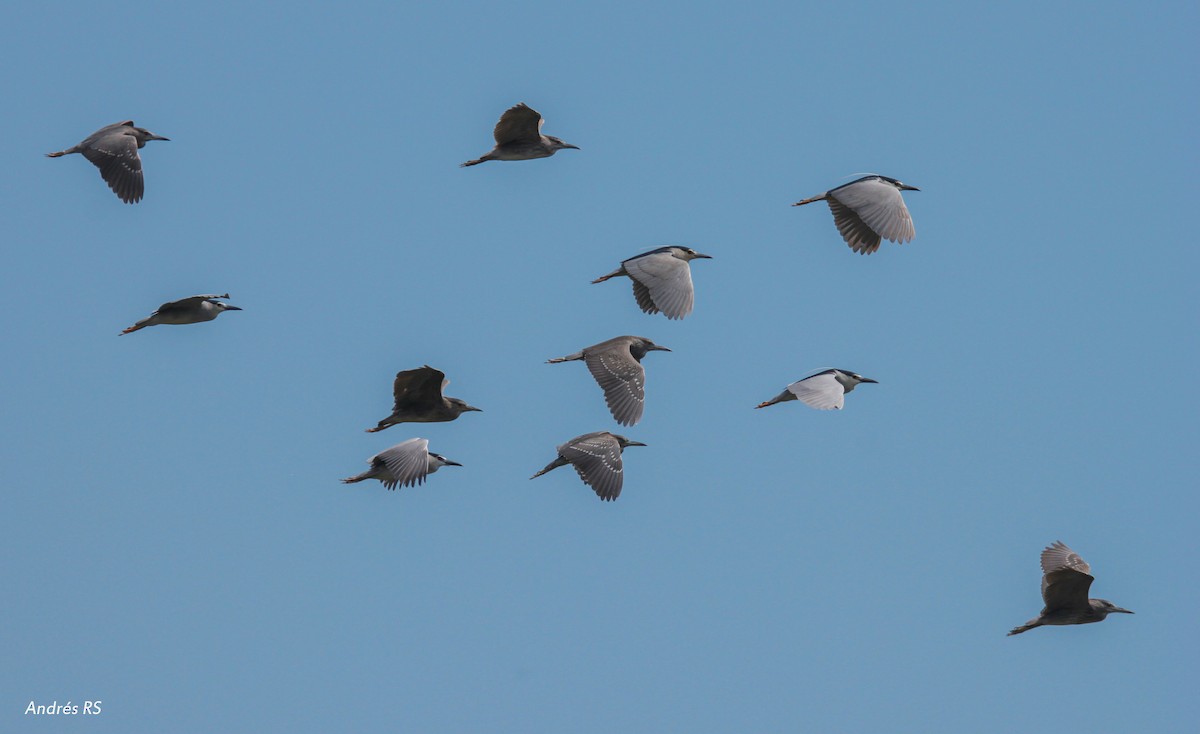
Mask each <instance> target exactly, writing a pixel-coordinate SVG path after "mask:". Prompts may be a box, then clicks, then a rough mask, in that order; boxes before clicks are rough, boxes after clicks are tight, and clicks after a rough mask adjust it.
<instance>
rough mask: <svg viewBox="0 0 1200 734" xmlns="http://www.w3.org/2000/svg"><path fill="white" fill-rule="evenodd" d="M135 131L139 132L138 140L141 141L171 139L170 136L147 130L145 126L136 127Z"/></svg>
mask: <svg viewBox="0 0 1200 734" xmlns="http://www.w3.org/2000/svg"><path fill="white" fill-rule="evenodd" d="M134 131H136V133H137V138H138V140H141V141H146V140H168V141H169V140H170V138H164V137H163V136H161V135H155V134H154V133H152V132H150V131H149V130H147V129H146V128H144V127H135V128H134Z"/></svg>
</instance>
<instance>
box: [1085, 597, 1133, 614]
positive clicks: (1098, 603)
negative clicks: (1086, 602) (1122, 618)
mask: <svg viewBox="0 0 1200 734" xmlns="http://www.w3.org/2000/svg"><path fill="white" fill-rule="evenodd" d="M1092 601H1093V602H1095V607H1096V611H1099V612H1104V613H1105V614H1116V613H1120V614H1133V612H1131V611H1129V610H1128V609H1122V608H1121V607H1119V606H1117V605H1116V604H1113V603H1112V602H1111V601H1109V600H1108V599H1093V600H1092Z"/></svg>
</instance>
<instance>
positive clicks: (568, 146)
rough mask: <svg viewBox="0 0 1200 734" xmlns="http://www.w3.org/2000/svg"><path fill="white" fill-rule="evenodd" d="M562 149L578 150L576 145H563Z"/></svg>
mask: <svg viewBox="0 0 1200 734" xmlns="http://www.w3.org/2000/svg"><path fill="white" fill-rule="evenodd" d="M563 147H564V148H570V149H572V150H580V148H579V146H578V145H571V144H570V143H563Z"/></svg>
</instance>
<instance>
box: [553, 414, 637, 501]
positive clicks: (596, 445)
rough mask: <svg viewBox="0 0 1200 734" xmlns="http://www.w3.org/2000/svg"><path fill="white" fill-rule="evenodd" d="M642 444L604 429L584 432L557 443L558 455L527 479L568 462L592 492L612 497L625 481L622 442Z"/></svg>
mask: <svg viewBox="0 0 1200 734" xmlns="http://www.w3.org/2000/svg"><path fill="white" fill-rule="evenodd" d="M645 445H646V444H644V443H641V442H639V441H630V440H629V439H628V438H625V437H624V436H618V435H617V434H615V433H609V432H608V431H597V432H596V433H585V434H583V435H582V436H576V437H575V438H573V439H571V440H570V441H567V442H566V443H564V444H563V445H561V446H559V447H558V458H557V459H555V460H554V461H552V462H550V463H549V464H547V465H546V468H545V469H542V470H541V471H540V472H538V473H537V474H534V475H533V476H532V477H530V479H537V478H538V477H540V476H542V475H543V474H545V473H546V472H548V471H550V470H551V469H557V468H558V467H560V466H566V465H567V464H570V465H571V466H573V467H575V471H576V472H578V474H579V478H580V479H582V480H583V483H584V484H586V485H588V486H589V487H591V488H592V489H593V490H594V491H595V492H596V496H598V497H599V498H600V499H602V500H605V501H611V500H615V499H616V498H618V497H620V496H621V485H622V484H623V483H624V481H625V468H624V465H623V464H622V462H621V452H622V451H623V450H624V449H625V447H626V446H645Z"/></svg>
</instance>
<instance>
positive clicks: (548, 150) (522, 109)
mask: <svg viewBox="0 0 1200 734" xmlns="http://www.w3.org/2000/svg"><path fill="white" fill-rule="evenodd" d="M542 122H543V120H542V116H541V115H540V114H539V113H538V111H537V110H535V109H533V108H532V107H530V106H529V105H527V104H525V103H524V102H522V103H520V104H518V105H516V106H515V107H510V108H509V109H508V110H506V111H505V113H504V114H503V115H501V116H500V121H499V122H497V123H496V129H495V130H493V131H492V134H493V136H495V138H496V147H494V148H492V149H491V150H490V151H488V152H487V153H485V154H484V155H483V156H482V157H480V158H476V159H475V160H473V161H467V162H466V163H463V164H462V165H461V166H460V167H462V168H465V167H467V166H477V165H479V164H480V163H484V162H486V161H527V160H531V159H533V158H548V157H550V156H552V155H554V154H555V153H557V152H558V151H560V150H562V149H564V148H572V149H574V150H579V146H577V145H571V144H570V143H564V142H563V141H562V140H559V139H558V138H556V137H554V136H553V135H542Z"/></svg>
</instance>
